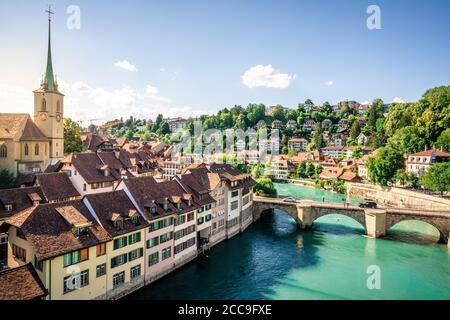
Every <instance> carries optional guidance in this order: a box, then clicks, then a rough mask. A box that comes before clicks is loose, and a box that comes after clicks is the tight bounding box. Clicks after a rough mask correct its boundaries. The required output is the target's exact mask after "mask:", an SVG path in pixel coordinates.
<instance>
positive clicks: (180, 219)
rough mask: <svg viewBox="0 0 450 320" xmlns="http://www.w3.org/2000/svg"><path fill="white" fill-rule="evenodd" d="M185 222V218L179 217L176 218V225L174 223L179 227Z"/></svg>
mask: <svg viewBox="0 0 450 320" xmlns="http://www.w3.org/2000/svg"><path fill="white" fill-rule="evenodd" d="M185 222H186V216H179V217H178V218H177V223H176V225H177V226H179V225H180V224H183V223H185Z"/></svg>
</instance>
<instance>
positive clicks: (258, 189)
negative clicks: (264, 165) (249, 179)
mask: <svg viewBox="0 0 450 320" xmlns="http://www.w3.org/2000/svg"><path fill="white" fill-rule="evenodd" d="M253 191H254V192H255V193H256V194H257V195H271V196H276V195H277V189H275V186H274V185H273V182H272V179H270V178H268V177H263V178H259V179H256V184H255V186H254V187H253Z"/></svg>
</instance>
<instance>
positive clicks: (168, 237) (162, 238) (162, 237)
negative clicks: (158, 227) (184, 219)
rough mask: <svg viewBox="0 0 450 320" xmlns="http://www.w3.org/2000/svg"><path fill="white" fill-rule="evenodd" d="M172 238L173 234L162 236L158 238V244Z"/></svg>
mask: <svg viewBox="0 0 450 320" xmlns="http://www.w3.org/2000/svg"><path fill="white" fill-rule="evenodd" d="M172 238H173V232H169V233H166V234H163V235H161V236H160V237H159V243H164V242H167V241H169V240H171V239H172Z"/></svg>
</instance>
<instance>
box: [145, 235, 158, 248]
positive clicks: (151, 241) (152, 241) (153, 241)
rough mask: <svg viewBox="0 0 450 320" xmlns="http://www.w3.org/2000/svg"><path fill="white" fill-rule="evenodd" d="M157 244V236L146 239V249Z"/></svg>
mask: <svg viewBox="0 0 450 320" xmlns="http://www.w3.org/2000/svg"><path fill="white" fill-rule="evenodd" d="M158 244H159V237H155V238H152V239H148V240H147V249H150V248H153V247H156V246H157V245H158Z"/></svg>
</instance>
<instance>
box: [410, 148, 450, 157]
mask: <svg viewBox="0 0 450 320" xmlns="http://www.w3.org/2000/svg"><path fill="white" fill-rule="evenodd" d="M410 156H413V157H431V156H434V157H443V158H449V157H450V152H446V151H441V150H439V149H430V150H425V151H421V152H417V153H413V154H410Z"/></svg>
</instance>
